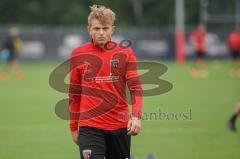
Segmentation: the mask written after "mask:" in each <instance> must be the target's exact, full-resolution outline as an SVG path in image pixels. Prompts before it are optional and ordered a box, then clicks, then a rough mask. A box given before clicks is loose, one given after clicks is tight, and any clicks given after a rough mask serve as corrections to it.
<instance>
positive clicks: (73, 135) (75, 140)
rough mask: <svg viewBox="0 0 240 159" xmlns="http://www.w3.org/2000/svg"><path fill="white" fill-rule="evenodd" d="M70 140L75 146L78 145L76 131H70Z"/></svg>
mask: <svg viewBox="0 0 240 159" xmlns="http://www.w3.org/2000/svg"><path fill="white" fill-rule="evenodd" d="M71 133H72V139H73V142H74V143H75V144H77V145H78V144H79V133H78V131H72V132H71Z"/></svg>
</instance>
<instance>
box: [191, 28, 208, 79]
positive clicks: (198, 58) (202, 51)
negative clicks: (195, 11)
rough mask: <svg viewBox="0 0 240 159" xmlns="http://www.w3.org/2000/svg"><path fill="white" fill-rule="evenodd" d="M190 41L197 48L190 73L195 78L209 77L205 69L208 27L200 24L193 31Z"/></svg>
mask: <svg viewBox="0 0 240 159" xmlns="http://www.w3.org/2000/svg"><path fill="white" fill-rule="evenodd" d="M190 41H191V43H192V45H193V47H194V50H195V61H194V64H193V68H192V69H191V71H190V75H191V76H192V77H193V78H196V77H207V76H208V72H207V71H206V70H205V69H204V58H205V56H206V27H205V26H204V25H203V24H200V25H198V26H197V28H196V29H195V30H194V31H193V32H192V33H191V35H190Z"/></svg>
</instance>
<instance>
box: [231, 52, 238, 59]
mask: <svg viewBox="0 0 240 159" xmlns="http://www.w3.org/2000/svg"><path fill="white" fill-rule="evenodd" d="M231 56H232V59H239V58H240V51H234V50H232V51H231Z"/></svg>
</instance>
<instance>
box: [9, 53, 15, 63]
mask: <svg viewBox="0 0 240 159" xmlns="http://www.w3.org/2000/svg"><path fill="white" fill-rule="evenodd" d="M16 58H17V55H16V53H15V52H10V53H9V56H8V58H7V62H13V61H14V60H16Z"/></svg>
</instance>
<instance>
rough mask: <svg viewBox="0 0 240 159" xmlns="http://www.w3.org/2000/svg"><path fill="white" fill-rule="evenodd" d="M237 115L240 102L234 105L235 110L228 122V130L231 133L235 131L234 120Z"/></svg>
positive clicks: (239, 111) (239, 109) (239, 113)
mask: <svg viewBox="0 0 240 159" xmlns="http://www.w3.org/2000/svg"><path fill="white" fill-rule="evenodd" d="M239 115H240V102H239V103H238V104H237V105H236V109H235V111H234V113H233V115H232V116H231V118H230V119H229V121H228V128H229V129H230V130H231V131H237V128H236V120H237V118H238V116H239Z"/></svg>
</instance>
